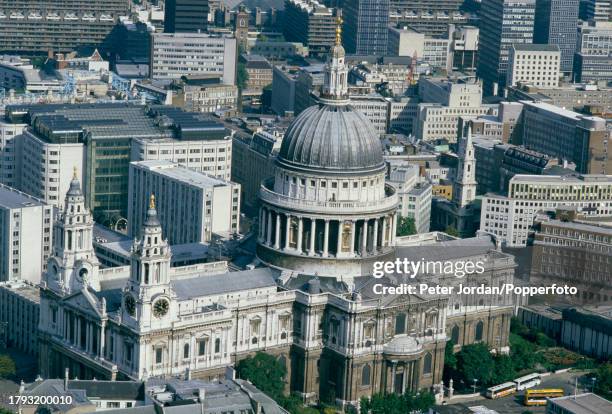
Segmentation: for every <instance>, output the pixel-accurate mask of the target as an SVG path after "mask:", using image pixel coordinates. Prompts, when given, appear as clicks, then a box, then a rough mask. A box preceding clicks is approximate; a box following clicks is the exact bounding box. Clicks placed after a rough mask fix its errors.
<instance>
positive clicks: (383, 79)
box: [349, 57, 418, 96]
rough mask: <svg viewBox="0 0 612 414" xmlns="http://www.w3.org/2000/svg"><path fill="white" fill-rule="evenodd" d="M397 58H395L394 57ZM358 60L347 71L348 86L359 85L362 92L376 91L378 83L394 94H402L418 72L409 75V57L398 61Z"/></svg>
mask: <svg viewBox="0 0 612 414" xmlns="http://www.w3.org/2000/svg"><path fill="white" fill-rule="evenodd" d="M395 59H397V58H395ZM395 59H393V60H392V61H384V60H383V61H382V62H379V61H378V60H375V61H374V62H359V63H357V64H356V65H355V66H353V67H352V68H351V70H350V71H349V83H350V85H349V88H350V89H351V90H352V89H353V88H355V87H359V88H360V89H361V90H363V92H362V94H369V93H378V92H379V90H380V85H381V84H384V86H385V88H386V89H387V90H388V91H389V92H391V93H392V94H393V95H396V96H403V95H405V94H406V91H407V90H408V89H409V88H410V87H411V86H413V82H414V81H416V80H417V78H418V73H415V74H412V79H411V76H410V67H411V66H410V63H411V59H412V58H410V57H401V58H399V60H400V61H396V60H395Z"/></svg>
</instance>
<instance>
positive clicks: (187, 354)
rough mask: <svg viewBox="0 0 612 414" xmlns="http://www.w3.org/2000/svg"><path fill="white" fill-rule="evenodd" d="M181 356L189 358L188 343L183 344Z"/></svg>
mask: <svg viewBox="0 0 612 414" xmlns="http://www.w3.org/2000/svg"><path fill="white" fill-rule="evenodd" d="M183 358H185V359H187V358H189V344H185V346H183Z"/></svg>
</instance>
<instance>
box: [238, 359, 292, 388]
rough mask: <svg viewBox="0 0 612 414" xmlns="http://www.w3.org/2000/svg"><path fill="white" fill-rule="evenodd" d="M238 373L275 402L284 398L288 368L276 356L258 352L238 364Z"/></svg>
mask: <svg viewBox="0 0 612 414" xmlns="http://www.w3.org/2000/svg"><path fill="white" fill-rule="evenodd" d="M236 371H237V372H238V376H239V377H240V378H242V379H248V380H249V381H251V382H252V383H253V385H255V386H256V387H257V388H259V389H260V390H261V391H263V392H264V393H266V394H268V395H269V396H270V397H272V398H274V399H275V400H278V399H280V398H281V397H282V396H283V390H284V388H285V376H286V375H287V368H286V367H285V366H284V365H283V364H282V363H281V362H280V361H279V360H277V359H276V358H275V357H274V356H272V355H269V354H265V353H263V352H257V353H256V354H255V356H254V357H247V358H246V359H243V360H242V361H240V362H238V364H237V365H236Z"/></svg>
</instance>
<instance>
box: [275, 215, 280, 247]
mask: <svg viewBox="0 0 612 414" xmlns="http://www.w3.org/2000/svg"><path fill="white" fill-rule="evenodd" d="M274 248H275V249H280V213H278V212H277V213H276V233H275V238H274Z"/></svg>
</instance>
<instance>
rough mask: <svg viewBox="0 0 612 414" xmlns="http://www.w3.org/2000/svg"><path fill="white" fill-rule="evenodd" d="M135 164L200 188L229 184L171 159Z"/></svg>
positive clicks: (134, 163)
mask: <svg viewBox="0 0 612 414" xmlns="http://www.w3.org/2000/svg"><path fill="white" fill-rule="evenodd" d="M132 164H133V165H135V166H137V167H139V168H142V169H145V170H148V171H151V172H154V173H157V174H160V175H164V176H165V177H167V178H169V179H172V180H176V181H178V182H181V183H183V184H188V185H192V186H195V187H200V188H208V187H217V186H224V185H228V184H229V183H228V182H227V181H223V180H220V179H218V178H215V177H211V176H210V175H206V174H204V173H202V172H199V171H195V170H192V169H189V168H187V167H183V166H180V165H178V164H175V163H173V162H171V161H166V160H151V161H139V162H133V163H132Z"/></svg>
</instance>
